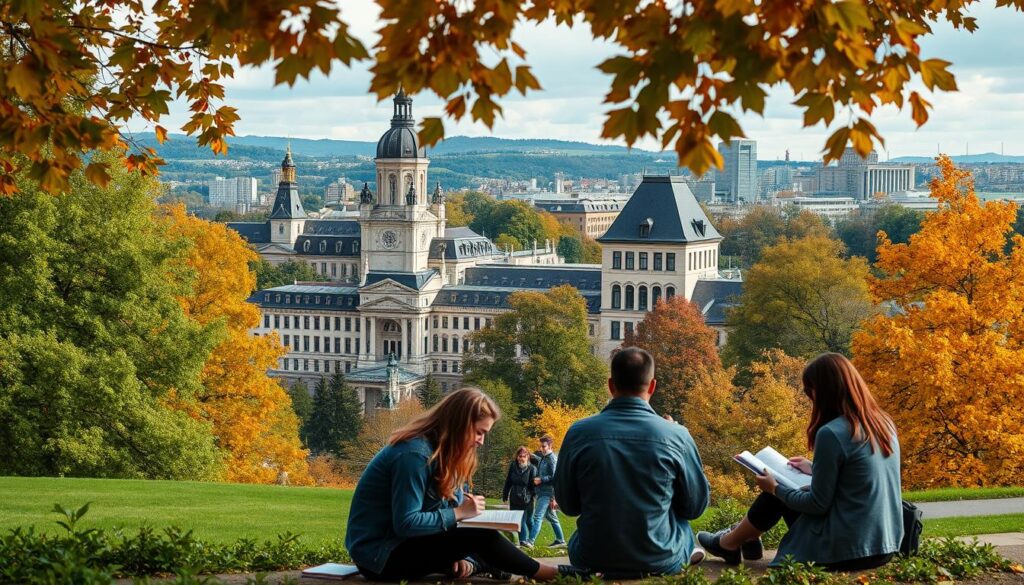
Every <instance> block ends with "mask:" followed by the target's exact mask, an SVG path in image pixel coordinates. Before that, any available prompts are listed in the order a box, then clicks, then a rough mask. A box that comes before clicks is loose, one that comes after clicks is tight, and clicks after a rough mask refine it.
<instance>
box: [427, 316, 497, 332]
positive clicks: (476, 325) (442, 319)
mask: <svg viewBox="0 0 1024 585" xmlns="http://www.w3.org/2000/svg"><path fill="white" fill-rule="evenodd" d="M472 319H473V321H472V323H470V318H469V317H463V318H462V327H459V317H458V316H454V317H451V320H450V321H449V318H448V316H447V315H445V316H439V315H434V318H433V328H434V329H465V330H466V331H470V328H469V326H470V324H472V325H473V329H472V331H477V330H479V329H480V324H481V321H483V326H484V327H490V326H491V319H490V318H484V319H482V320H481V319H480V317H473V318H472ZM449 324H450V325H451V327H449V326H448V325H449Z"/></svg>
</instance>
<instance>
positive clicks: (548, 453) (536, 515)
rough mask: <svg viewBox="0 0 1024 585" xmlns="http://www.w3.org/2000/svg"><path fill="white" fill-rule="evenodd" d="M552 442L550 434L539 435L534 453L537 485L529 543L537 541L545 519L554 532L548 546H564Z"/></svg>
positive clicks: (535, 483) (555, 462)
mask: <svg viewBox="0 0 1024 585" xmlns="http://www.w3.org/2000/svg"><path fill="white" fill-rule="evenodd" d="M554 442H555V440H554V438H552V436H551V435H544V436H543V437H541V438H540V452H539V453H537V454H536V455H535V461H534V463H535V464H536V466H537V477H536V478H534V480H533V483H534V485H536V486H537V503H536V508H535V509H534V512H533V531H532V532H531V533H530V543H531V544H534V543H536V542H537V535H539V534H540V528H541V524H542V523H543V521H544V520H545V519H547V521H548V522H549V523H550V524H551V530H553V531H554V533H555V540H554V542H552V543H551V544H550V545H548V546H550V547H551V548H561V547H564V546H565V534H564V533H563V532H562V525H561V524H560V523H559V522H558V512H557V510H558V504H557V503H556V500H555V487H554V480H555V468H556V467H557V466H558V456H557V455H555V452H554V451H553V450H552V449H551V445H552V443H554Z"/></svg>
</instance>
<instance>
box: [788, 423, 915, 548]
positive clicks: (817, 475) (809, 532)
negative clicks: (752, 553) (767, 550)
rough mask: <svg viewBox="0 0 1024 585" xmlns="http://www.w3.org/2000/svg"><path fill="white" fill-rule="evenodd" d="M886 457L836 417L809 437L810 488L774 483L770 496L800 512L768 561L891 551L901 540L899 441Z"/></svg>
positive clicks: (893, 441)
mask: <svg viewBox="0 0 1024 585" xmlns="http://www.w3.org/2000/svg"><path fill="white" fill-rule="evenodd" d="M892 448H893V452H892V454H890V455H889V456H888V457H884V456H883V455H882V451H881V449H878V448H877V447H876V448H875V450H874V452H873V453H872V451H871V445H870V444H868V443H867V442H865V441H859V440H856V439H854V437H853V428H852V427H851V425H850V421H849V420H847V418H846V417H844V416H840V417H838V418H835V419H833V420H831V421H829V422H828V423H827V424H825V425H822V427H821V428H820V429H818V433H817V434H816V435H815V436H814V463H813V465H812V469H811V489H810V490H806V491H805V490H792V489H789V488H787V487H785V486H782V485H780V486H779V487H778V489H777V490H776V491H775V495H776V497H778V498H779V499H780V500H782V501H783V503H785V504H786V506H787V507H789V508H790V509H793V510H796V511H797V512H800V517H799V518H797V520H796V522H794V523H793V525H792V526H791V527H790V528H789V531H788V532H787V533H786V536H785V537H784V538H783V539H782V542H781V543H779V551H778V553H776V555H775V560H774V561H772V564H773V565H778V564H779V563H780V562H782V560H783V559H785V558H786V557H787V556H791V557H793V559H794V560H797V561H804V562H808V561H813V562H816V563H835V562H839V561H847V560H853V559H859V558H863V557H870V556H874V555H882V554H888V553H893V552H896V551H897V550H899V546H900V541H902V540H903V504H902V501H903V500H902V495H901V493H900V445H899V441H898V440H897V438H896V436H895V435H893V440H892Z"/></svg>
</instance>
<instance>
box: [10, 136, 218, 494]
mask: <svg viewBox="0 0 1024 585" xmlns="http://www.w3.org/2000/svg"><path fill="white" fill-rule="evenodd" d="M94 160H95V161H96V162H114V161H116V160H117V159H116V157H114V156H112V155H104V154H96V155H95V157H94ZM111 169H112V177H111V181H110V183H109V184H108V186H107V187H105V188H103V187H99V186H97V185H95V184H94V183H92V182H91V181H89V180H88V178H87V177H86V176H85V174H84V173H83V172H76V173H73V174H72V175H71V177H70V189H69V190H68V192H66V193H65V194H64V195H62V196H61V197H60V198H59V199H55V198H53V197H51V196H49V195H48V194H45V193H43V192H42V190H41V189H39V187H38V185H37V184H35V183H34V182H31V181H27V180H20V182H19V184H18V187H19V190H18V192H17V193H16V194H14V195H12V196H11V197H7V198H0V241H2V242H3V245H2V246H0V267H2V268H0V298H2V299H3V302H2V303H0V355H3V357H2V358H0V429H3V430H0V450H2V451H3V453H4V457H3V458H2V462H0V473H2V474H17V475H57V474H70V475H79V476H103V477H140V478H174V479H211V478H214V477H216V476H217V474H218V473H219V469H220V453H219V452H218V451H217V450H216V449H215V447H214V443H213V437H212V434H211V432H210V428H209V426H208V425H206V424H204V423H200V422H197V421H194V420H192V419H191V418H190V417H188V415H186V414H184V413H175V412H172V411H171V410H170V409H168V408H167V407H166V406H165V405H164V400H165V399H167V398H168V397H169V395H170V394H171V393H172V392H173V393H174V395H175V396H176V397H177V398H178V399H180V400H191V399H193V398H194V397H195V396H196V394H197V393H198V392H200V391H201V389H202V386H201V384H200V371H201V370H202V367H203V365H204V363H205V362H206V360H207V358H208V357H209V355H210V352H211V351H212V349H213V347H214V346H215V345H216V344H217V342H218V341H219V339H220V336H221V334H222V332H223V331H222V326H221V325H220V324H210V325H207V326H203V325H200V324H198V323H197V322H195V321H192V320H190V319H189V318H188V317H187V315H186V314H185V312H184V310H183V308H182V306H181V304H180V303H179V300H178V299H179V297H181V296H184V295H185V294H187V292H188V290H189V286H190V283H191V274H190V273H189V272H188V270H186V268H185V252H186V251H187V245H188V243H187V242H186V241H184V240H181V239H174V238H171V237H169V236H168V235H167V231H166V226H165V225H164V224H163V223H162V222H161V221H160V220H159V219H158V218H157V215H156V205H155V199H156V196H157V195H158V194H159V185H158V184H157V183H156V182H155V181H154V180H152V179H148V178H144V177H142V176H141V175H140V174H139V173H135V172H128V171H127V170H125V169H124V167H123V166H121V165H117V164H112V165H111Z"/></svg>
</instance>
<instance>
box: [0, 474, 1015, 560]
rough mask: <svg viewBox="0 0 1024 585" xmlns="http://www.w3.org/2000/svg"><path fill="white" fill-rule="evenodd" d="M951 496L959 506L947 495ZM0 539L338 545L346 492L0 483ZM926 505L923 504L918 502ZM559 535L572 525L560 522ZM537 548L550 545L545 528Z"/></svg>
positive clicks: (996, 523)
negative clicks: (169, 529) (171, 536)
mask: <svg viewBox="0 0 1024 585" xmlns="http://www.w3.org/2000/svg"><path fill="white" fill-rule="evenodd" d="M1012 489H1019V488H1007V489H997V490H996V491H991V490H977V491H978V492H979V493H983V494H985V495H984V496H983V497H997V496H996V495H997V494H1005V495H1003V496H1002V497H1010V496H1011V495H1019V494H1018V493H1015V492H1013V491H1011V490H1012ZM950 493H958V494H959V498H952V497H948V495H947V494H950ZM0 494H3V496H2V498H0V531H5V530H7V529H10V528H15V527H18V526H21V527H27V526H35V527H36V529H37V530H45V531H56V530H60V529H59V528H58V527H57V525H56V524H55V523H54V521H55V520H56V518H57V516H56V515H55V514H52V513H51V512H50V510H51V509H52V508H53V505H54V504H56V503H60V504H62V505H64V506H65V507H78V506H81V505H82V504H84V503H86V502H92V506H91V507H90V509H89V513H88V514H87V515H86V517H85V520H84V521H83V525H84V526H85V527H97V528H110V527H113V526H123V527H128V528H133V527H137V526H141V525H150V526H153V527H157V528H160V527H164V526H179V527H182V528H189V529H192V530H193V531H194V532H195V534H196V536H197V537H199V538H202V539H204V540H209V541H215V542H230V541H234V540H237V539H239V538H255V539H260V540H262V539H267V538H272V537H274V536H275V535H277V534H281V533H284V532H293V533H297V534H301V535H302V541H304V542H307V543H314V542H324V541H330V540H333V539H340V538H342V537H343V535H344V530H345V524H346V522H347V520H348V508H349V504H350V502H351V499H352V492H351V490H342V489H329V488H303V487H281V486H262V485H240V484H225V483H198V482H183V481H136V480H103V479H70V478H20V477H0ZM972 495H974V493H973V492H966V491H964V490H957V491H955V492H954V491H950V490H935V491H932V492H916V493H909V494H906V496H909V497H908V499H912V500H913V501H918V502H920V501H935V500H948V499H975V498H971V497H970V496H972ZM924 498H930V499H924ZM562 526H563V528H564V529H565V531H566V535H569V534H572V532H573V531H574V530H575V527H576V522H575V520H574V519H573V518H566V517H564V516H563V517H562ZM1016 531H1024V514H1012V515H1007V516H981V517H976V518H940V519H934V520H928V519H925V536H957V535H964V534H991V533H996V532H1016ZM537 540H538V542H539V543H540V544H547V543H549V542H551V540H552V534H551V528H550V527H549V526H548V525H547V523H545V524H544V528H543V530H542V532H541V535H540V538H538V539H537Z"/></svg>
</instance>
